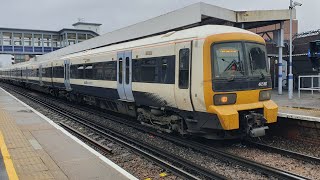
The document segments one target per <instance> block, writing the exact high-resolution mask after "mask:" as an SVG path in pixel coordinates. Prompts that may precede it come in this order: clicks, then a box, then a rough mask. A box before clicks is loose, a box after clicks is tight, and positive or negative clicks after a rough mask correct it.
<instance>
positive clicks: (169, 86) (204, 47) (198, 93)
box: [2, 25, 278, 139]
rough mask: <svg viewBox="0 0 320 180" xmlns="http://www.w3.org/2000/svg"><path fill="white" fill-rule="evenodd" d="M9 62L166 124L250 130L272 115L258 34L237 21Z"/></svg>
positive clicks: (227, 134) (60, 87) (198, 131)
mask: <svg viewBox="0 0 320 180" xmlns="http://www.w3.org/2000/svg"><path fill="white" fill-rule="evenodd" d="M15 66H20V67H21V69H24V68H29V69H32V70H34V69H36V74H35V75H34V73H33V75H32V76H29V79H28V76H23V75H22V79H21V81H23V80H26V79H28V80H29V82H28V83H31V82H30V80H31V79H32V81H37V85H38V86H39V87H40V88H42V89H46V90H47V91H48V92H50V94H52V95H56V96H57V95H62V96H65V97H66V98H68V99H69V100H72V101H76V102H85V103H88V104H91V105H96V106H98V107H100V108H103V109H108V110H112V111H116V112H120V113H124V114H128V115H131V116H135V117H137V120H138V121H140V122H141V123H142V124H145V125H149V126H153V127H155V128H157V129H161V130H164V131H167V132H178V133H180V134H192V135H198V136H203V137H206V138H212V139H226V138H239V137H243V136H246V135H250V136H253V137H257V136H262V135H264V134H265V130H266V129H267V128H268V127H267V125H268V124H270V123H274V122H276V120H277V111H278V107H277V105H276V104H275V103H274V102H273V101H271V100H270V98H271V97H270V95H271V93H270V90H271V77H270V74H269V72H268V67H267V66H268V65H267V61H266V48H265V42H264V40H263V39H262V38H261V37H260V36H258V35H256V34H254V33H251V32H249V31H246V30H243V29H239V28H234V27H229V26H217V25H206V26H200V27H195V28H190V29H186V30H181V31H173V32H168V33H166V34H162V35H158V36H153V37H148V38H144V39H140V40H135V41H129V42H125V43H119V44H115V45H110V46H106V47H101V48H97V49H92V50H88V51H84V52H79V53H74V54H71V55H67V56H64V57H60V58H58V59H48V60H46V61H43V62H36V61H35V62H32V63H31V64H30V63H29V64H25V65H24V66H23V65H15ZM15 66H13V67H12V68H15ZM2 71H4V70H2ZM31 72H33V71H31ZM22 74H23V73H22ZM27 74H28V73H27ZM31 77H32V78H31Z"/></svg>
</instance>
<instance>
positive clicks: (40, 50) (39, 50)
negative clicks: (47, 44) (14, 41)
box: [34, 47, 42, 52]
mask: <svg viewBox="0 0 320 180" xmlns="http://www.w3.org/2000/svg"><path fill="white" fill-rule="evenodd" d="M34 52H42V47H34Z"/></svg>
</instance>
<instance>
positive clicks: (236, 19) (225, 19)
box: [37, 2, 296, 61]
mask: <svg viewBox="0 0 320 180" xmlns="http://www.w3.org/2000/svg"><path fill="white" fill-rule="evenodd" d="M295 16H296V12H295V10H294V11H293V18H294V19H295ZM288 19H290V12H289V9H285V10H254V11H233V10H230V9H225V8H221V7H218V6H214V5H210V4H206V3H202V2H200V3H196V4H192V5H190V6H187V7H185V8H182V9H178V10H175V11H172V12H169V13H167V14H164V15H161V16H158V17H155V18H152V19H149V20H146V21H143V22H139V23H137V24H134V25H131V26H128V27H124V28H122V29H118V30H115V31H112V32H109V33H106V34H103V35H101V36H97V37H95V38H92V39H89V40H86V41H83V42H81V43H78V44H74V45H70V46H67V47H65V48H62V49H60V50H57V51H54V52H51V53H48V54H45V55H42V56H38V57H37V60H38V61H41V60H47V59H52V58H58V57H61V56H64V55H67V54H72V53H76V52H81V51H84V50H89V49H94V48H98V47H103V46H107V45H111V44H116V43H120V42H125V41H129V40H134V39H139V38H143V37H147V36H151V35H157V34H161V33H166V32H169V31H174V30H181V29H186V28H191V27H195V26H200V25H205V24H217V25H229V26H235V27H239V28H243V29H252V28H258V27H263V26H267V25H272V24H277V23H279V22H281V21H286V20H288Z"/></svg>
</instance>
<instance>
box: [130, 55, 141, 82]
mask: <svg viewBox="0 0 320 180" xmlns="http://www.w3.org/2000/svg"><path fill="white" fill-rule="evenodd" d="M140 67H141V60H138V59H133V60H132V81H133V82H141V78H140V77H141V69H140Z"/></svg>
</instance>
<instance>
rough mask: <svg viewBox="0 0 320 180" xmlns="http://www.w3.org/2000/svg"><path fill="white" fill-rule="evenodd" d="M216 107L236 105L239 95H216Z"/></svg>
mask: <svg viewBox="0 0 320 180" xmlns="http://www.w3.org/2000/svg"><path fill="white" fill-rule="evenodd" d="M213 100H214V105H228V104H235V103H236V101H237V94H216V95H214V97H213Z"/></svg>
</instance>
